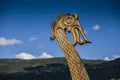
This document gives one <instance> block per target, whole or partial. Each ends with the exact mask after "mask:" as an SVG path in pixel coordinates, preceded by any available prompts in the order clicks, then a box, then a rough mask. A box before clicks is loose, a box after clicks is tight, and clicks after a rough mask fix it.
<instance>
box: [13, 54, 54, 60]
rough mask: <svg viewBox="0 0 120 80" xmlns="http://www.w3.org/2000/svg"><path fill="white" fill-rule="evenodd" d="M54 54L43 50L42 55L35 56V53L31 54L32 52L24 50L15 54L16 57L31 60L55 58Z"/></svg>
mask: <svg viewBox="0 0 120 80" xmlns="http://www.w3.org/2000/svg"><path fill="white" fill-rule="evenodd" d="M53 57H54V56H52V55H50V54H48V53H46V52H43V53H42V54H41V55H40V56H37V57H35V56H34V55H32V54H30V53H26V52H22V53H19V54H17V55H15V58H18V59H25V60H29V59H43V58H53Z"/></svg>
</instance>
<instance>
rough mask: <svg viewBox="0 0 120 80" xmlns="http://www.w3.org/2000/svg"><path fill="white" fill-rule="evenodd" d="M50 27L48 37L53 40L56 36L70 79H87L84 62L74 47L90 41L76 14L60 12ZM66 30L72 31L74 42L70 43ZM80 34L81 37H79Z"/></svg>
mask: <svg viewBox="0 0 120 80" xmlns="http://www.w3.org/2000/svg"><path fill="white" fill-rule="evenodd" d="M51 29H52V37H51V38H50V39H51V40H54V39H55V38H56V40H57V42H58V44H59V46H60V47H61V49H62V51H63V52H64V54H65V57H66V60H67V62H68V66H69V70H70V73H71V77H72V80H89V77H88V74H87V72H86V69H85V67H84V64H83V63H82V61H81V59H80V57H79V55H78V52H77V51H76V49H75V48H74V46H75V45H76V44H77V43H78V44H80V45H83V44H85V43H91V42H90V41H88V39H87V37H86V36H85V33H84V31H83V29H82V26H81V25H80V23H79V22H78V16H77V14H73V15H70V14H61V15H60V16H58V17H57V18H56V19H55V20H54V21H53V22H52V25H51ZM67 30H68V32H71V33H72V35H73V38H74V43H71V42H70V40H69V39H68V37H67V36H66V31H67ZM80 35H81V36H82V37H83V39H80Z"/></svg>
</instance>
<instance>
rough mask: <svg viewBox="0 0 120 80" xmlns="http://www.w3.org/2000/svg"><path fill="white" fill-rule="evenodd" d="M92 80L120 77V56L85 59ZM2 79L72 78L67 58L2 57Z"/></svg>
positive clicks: (0, 67)
mask: <svg viewBox="0 0 120 80" xmlns="http://www.w3.org/2000/svg"><path fill="white" fill-rule="evenodd" d="M83 62H84V64H85V67H86V69H87V72H88V74H89V77H90V79H91V80H118V79H120V58H118V59H116V60H113V61H103V60H83ZM0 80H71V77H70V72H69V68H68V65H67V62H66V60H65V58H52V59H34V60H20V59H0Z"/></svg>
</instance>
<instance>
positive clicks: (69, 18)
mask: <svg viewBox="0 0 120 80" xmlns="http://www.w3.org/2000/svg"><path fill="white" fill-rule="evenodd" d="M74 21H75V19H74V17H72V16H67V17H64V19H63V24H64V25H65V26H71V25H72V24H73V23H74Z"/></svg>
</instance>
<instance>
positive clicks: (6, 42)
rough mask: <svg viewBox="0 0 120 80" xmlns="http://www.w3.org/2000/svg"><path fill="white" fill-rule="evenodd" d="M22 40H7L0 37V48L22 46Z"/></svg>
mask: <svg viewBox="0 0 120 80" xmlns="http://www.w3.org/2000/svg"><path fill="white" fill-rule="evenodd" d="M21 43H22V41H21V40H17V39H14V38H13V39H6V38H4V37H0V46H7V45H13V44H21Z"/></svg>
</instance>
